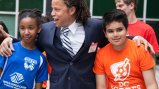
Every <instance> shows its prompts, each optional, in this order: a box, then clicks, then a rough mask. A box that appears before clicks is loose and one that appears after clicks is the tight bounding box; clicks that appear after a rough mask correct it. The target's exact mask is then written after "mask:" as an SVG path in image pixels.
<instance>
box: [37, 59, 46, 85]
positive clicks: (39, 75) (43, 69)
mask: <svg viewBox="0 0 159 89" xmlns="http://www.w3.org/2000/svg"><path fill="white" fill-rule="evenodd" d="M40 60H41V62H42V64H41V66H40V67H39V70H38V72H37V75H36V79H35V81H36V83H37V82H43V81H45V80H48V68H47V61H46V58H45V57H44V56H41V58H40Z"/></svg>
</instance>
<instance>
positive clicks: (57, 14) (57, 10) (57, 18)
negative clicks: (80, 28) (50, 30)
mask: <svg viewBox="0 0 159 89" xmlns="http://www.w3.org/2000/svg"><path fill="white" fill-rule="evenodd" d="M74 14H75V8H74V7H70V8H68V7H67V6H66V5H65V3H64V1H63V0H52V13H51V15H52V18H53V19H54V23H55V24H56V26H57V27H67V26H69V25H70V24H72V21H74V20H75V16H74Z"/></svg>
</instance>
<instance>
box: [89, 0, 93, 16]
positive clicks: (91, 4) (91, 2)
mask: <svg viewBox="0 0 159 89" xmlns="http://www.w3.org/2000/svg"><path fill="white" fill-rule="evenodd" d="M89 8H90V13H91V16H93V0H90V6H89Z"/></svg>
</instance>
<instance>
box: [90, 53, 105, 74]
mask: <svg viewBox="0 0 159 89" xmlns="http://www.w3.org/2000/svg"><path fill="white" fill-rule="evenodd" d="M98 52H100V51H98ZM102 60H103V59H102V57H101V56H100V53H97V55H96V59H95V63H94V67H93V72H94V73H95V74H105V71H104V64H103V62H102Z"/></svg>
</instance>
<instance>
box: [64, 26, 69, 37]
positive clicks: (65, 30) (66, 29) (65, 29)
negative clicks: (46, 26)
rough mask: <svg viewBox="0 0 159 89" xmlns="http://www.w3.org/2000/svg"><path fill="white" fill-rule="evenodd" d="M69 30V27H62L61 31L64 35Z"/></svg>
mask: <svg viewBox="0 0 159 89" xmlns="http://www.w3.org/2000/svg"><path fill="white" fill-rule="evenodd" d="M69 31H70V29H69V28H63V29H62V33H63V34H64V35H66V36H67V35H68V33H69Z"/></svg>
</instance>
